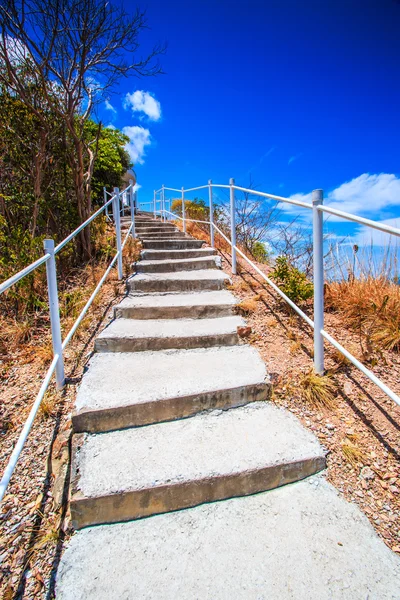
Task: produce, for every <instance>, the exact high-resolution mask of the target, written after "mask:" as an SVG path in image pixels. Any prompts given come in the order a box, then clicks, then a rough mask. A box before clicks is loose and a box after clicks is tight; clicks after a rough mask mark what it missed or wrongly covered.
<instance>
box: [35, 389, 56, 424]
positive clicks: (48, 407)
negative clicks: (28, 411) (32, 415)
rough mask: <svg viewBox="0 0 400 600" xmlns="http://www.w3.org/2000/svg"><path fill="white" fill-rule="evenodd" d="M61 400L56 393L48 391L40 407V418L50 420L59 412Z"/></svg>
mask: <svg viewBox="0 0 400 600" xmlns="http://www.w3.org/2000/svg"><path fill="white" fill-rule="evenodd" d="M59 399H60V396H59V394H57V393H56V392H51V391H47V392H46V394H45V395H44V398H43V400H42V402H41V404H40V407H39V417H40V418H41V419H48V418H49V417H52V416H53V415H55V414H56V412H57V402H58V400H59Z"/></svg>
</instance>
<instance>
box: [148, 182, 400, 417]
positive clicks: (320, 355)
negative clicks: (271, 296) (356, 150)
mask: <svg viewBox="0 0 400 600" xmlns="http://www.w3.org/2000/svg"><path fill="white" fill-rule="evenodd" d="M206 187H208V188H209V214H210V220H209V221H201V220H198V219H190V218H188V217H186V215H185V210H184V207H185V197H184V194H185V192H189V191H193V190H197V189H204V188H206ZM213 187H217V188H221V187H222V188H229V189H230V221H231V222H230V229H231V238H230V239H229V237H228V236H227V235H225V233H223V232H222V231H221V229H219V227H217V225H216V224H215V223H214V218H213V195H212V188H213ZM167 189H168V190H172V191H180V192H181V194H182V217H181V216H179V215H177V214H175V213H173V212H171V211H168V210H166V209H165V197H164V190H167ZM235 190H237V191H241V192H245V193H249V194H252V195H256V196H261V197H264V198H269V199H272V200H277V201H278V202H286V203H288V204H295V205H297V206H300V207H302V208H307V209H311V210H312V211H313V265H314V269H313V280H314V321H312V319H310V317H308V316H307V315H306V314H305V313H304V312H303V311H302V310H301V309H300V308H299V307H298V306H297V305H296V304H295V303H294V302H293V301H292V300H290V298H288V296H286V294H285V293H284V292H282V290H281V289H280V288H279V287H278V286H277V285H276V284H275V283H274V282H273V281H271V279H270V278H269V277H267V275H265V273H263V272H262V271H261V269H259V268H258V267H257V265H255V264H254V262H253V261H251V260H250V259H249V258H248V257H247V256H246V255H245V254H244V252H243V251H242V250H241V249H240V248H238V246H237V245H236V223H235V195H234V191H235ZM160 191H161V194H162V195H161V207H160V210H157V208H156V194H157V193H158V192H160ZM158 192H154V214H161V216H164V219H165V216H166V214H169V215H170V216H171V217H173V218H175V219H179V220H181V221H182V222H183V229H184V231H186V221H190V222H193V223H203V224H206V225H208V226H209V227H210V238H211V245H214V230H215V231H217V232H218V233H219V234H220V235H221V236H222V237H223V238H224V239H225V240H226V241H227V242H228V244H229V245H230V246H231V253H232V273H233V274H236V253H238V254H239V255H240V256H241V257H242V258H243V259H244V260H245V261H247V262H248V263H249V264H250V265H251V267H252V268H253V269H254V270H255V271H256V272H257V273H258V274H259V275H261V277H262V278H263V279H264V280H265V281H266V282H267V283H268V284H269V285H270V286H271V287H272V288H273V289H274V290H275V291H276V292H277V293H278V294H279V295H280V296H281V298H283V299H284V300H285V301H286V302H287V303H288V304H289V306H291V308H292V309H293V310H294V311H295V312H296V313H297V314H298V315H300V317H301V318H302V319H304V321H306V323H307V324H308V325H309V326H310V327H312V328H313V330H314V368H315V371H316V372H317V373H319V374H323V373H324V346H323V340H324V339H325V340H327V341H328V342H329V343H330V344H331V345H332V346H334V347H335V348H336V349H337V350H339V352H341V353H342V354H343V355H344V356H345V357H346V358H347V359H348V360H349V361H350V362H351V363H352V364H353V365H354V366H355V367H357V368H358V369H359V370H360V371H361V372H362V373H363V374H364V375H366V377H368V378H369V379H370V381H372V382H373V383H374V384H375V385H377V386H378V387H379V389H381V390H382V391H383V392H384V393H385V394H386V395H387V396H388V397H389V398H390V399H391V400H393V401H394V402H395V403H396V404H398V405H399V406H400V397H399V396H398V395H397V394H396V393H395V392H394V391H393V390H391V389H390V388H389V387H388V386H387V385H386V384H385V383H383V381H381V380H380V379H379V378H378V377H377V376H376V375H375V374H374V373H373V372H372V371H371V370H370V369H368V368H367V367H366V366H365V365H363V364H362V363H361V362H360V361H359V360H358V359H357V358H355V357H354V356H353V355H352V354H351V353H350V352H349V351H348V350H346V348H344V347H343V346H342V345H341V344H340V343H339V342H338V341H337V340H335V339H334V338H333V337H332V336H331V335H330V334H329V333H327V332H326V331H325V330H324V266H323V213H324V212H327V213H330V214H334V215H336V216H339V217H342V218H344V219H348V220H350V221H353V222H356V223H360V224H362V225H366V226H369V227H373V228H374V229H378V230H380V231H383V232H385V233H389V234H392V235H396V236H400V229H399V228H397V227H392V226H390V225H385V224H384V223H379V222H377V221H372V220H370V219H365V218H363V217H359V216H358V215H353V214H351V213H346V212H344V211H341V210H338V209H333V208H330V207H328V206H324V205H323V192H322V190H314V191H313V193H312V204H308V203H306V202H301V201H299V200H293V199H292V198H285V197H283V196H276V195H274V194H267V193H265V192H259V191H256V190H251V189H248V188H243V187H241V186H237V185H235V183H234V180H233V179H231V180H230V183H229V185H220V184H214V183H212V181H211V180H209V182H208V186H199V187H198V188H189V189H186V190H185V189H184V188H181V190H177V189H176V188H166V187H165V186H162V188H161V190H158Z"/></svg>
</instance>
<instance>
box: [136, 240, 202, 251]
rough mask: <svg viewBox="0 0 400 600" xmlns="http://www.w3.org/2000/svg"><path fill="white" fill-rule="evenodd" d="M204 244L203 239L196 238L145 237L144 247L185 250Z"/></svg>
mask: <svg viewBox="0 0 400 600" xmlns="http://www.w3.org/2000/svg"><path fill="white" fill-rule="evenodd" d="M203 244H205V242H204V241H203V240H194V239H192V238H185V239H176V240H171V239H168V238H161V237H160V238H159V239H157V240H146V239H145V238H144V239H143V248H149V249H154V250H163V249H164V250H169V249H170V250H183V249H185V248H201V247H202V246H203Z"/></svg>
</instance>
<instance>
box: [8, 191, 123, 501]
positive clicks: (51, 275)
mask: <svg viewBox="0 0 400 600" xmlns="http://www.w3.org/2000/svg"><path fill="white" fill-rule="evenodd" d="M105 191H106V190H105ZM124 191H128V192H129V198H130V207H131V224H130V226H129V229H128V231H127V234H126V236H125V239H124V241H123V242H122V240H121V226H120V197H121V193H120V192H119V190H118V188H114V192H113V194H112V197H111V198H110V200H108V201H106V202H105V203H104V204H103V206H102V207H101V208H100V209H99V210H97V211H96V212H95V213H94V214H93V215H91V216H90V217H89V218H88V219H87V220H86V221H85V222H84V223H82V225H80V226H79V227H77V228H76V229H75V230H74V231H73V232H72V233H71V234H70V235H68V236H67V237H66V238H65V239H64V240H63V241H62V242H60V243H59V244H58V245H57V246H56V247H55V246H54V240H52V239H48V240H44V247H45V251H46V252H45V254H44V255H43V256H42V257H41V258H39V259H38V260H36V261H35V262H33V263H32V264H30V265H28V266H27V267H26V268H25V269H22V270H21V271H19V273H16V274H15V275H13V276H12V277H10V278H9V279H7V280H6V281H4V282H3V283H2V284H1V285H0V294H1V293H2V292H5V291H6V290H7V289H9V288H10V287H11V286H12V285H14V284H15V283H17V282H18V281H20V280H21V279H22V278H23V277H25V276H26V275H28V274H29V273H31V272H33V271H34V270H35V269H37V268H38V267H40V266H41V265H42V264H44V263H46V274H47V291H48V298H49V312H50V325H51V337H52V344H53V360H52V362H51V365H50V366H49V368H48V370H47V372H46V375H45V377H44V379H43V382H42V385H41V386H40V390H39V392H38V394H37V396H36V398H35V401H34V403H33V406H32V408H31V410H30V412H29V415H28V418H27V420H26V421H25V424H24V426H23V428H22V431H21V433H20V435H19V437H18V440H17V442H16V445H15V447H14V449H13V451H12V453H11V456H10V458H9V460H8V462H7V465H6V468H5V470H4V473H3V475H2V478H1V481H0V502H1V501H2V500H3V498H4V494H5V492H6V489H7V486H8V484H9V482H10V479H11V477H12V474H13V472H14V469H15V467H16V465H17V462H18V459H19V457H20V454H21V452H22V450H23V447H24V445H25V442H26V439H27V437H28V435H29V432H30V430H31V428H32V425H33V422H34V419H35V416H36V414H37V411H38V410H39V407H40V404H41V402H42V400H43V397H44V395H45V393H46V391H47V388H48V386H49V384H50V381H51V378H52V376H53V373H54V372H56V383H57V388H58V389H60V388H62V387H63V386H64V384H65V376H64V360H63V351H64V350H65V348H66V346H67V345H68V343H69V342H70V341H71V339H72V337H73V335H74V333H75V332H76V330H77V329H78V327H79V325H80V323H81V322H82V319H83V318H84V316H85V314H86V313H87V311H88V309H89V308H90V306H91V304H92V303H93V300H94V299H95V297H96V295H97V294H98V292H99V290H100V288H101V286H102V285H103V283H104V281H105V279H106V278H107V276H108V274H109V273H110V271H111V269H112V267H113V266H114V264H115V263H116V262H117V265H118V277H119V279H122V275H123V273H122V252H123V249H124V247H125V244H126V243H127V241H128V239H129V236H131V235H132V236H134V234H135V210H134V199H133V195H134V192H133V182H131V183H130V185H129V186H128V188H126V190H124ZM107 194H110V192H107ZM111 203H112V205H113V215H114V223H115V230H116V238H117V252H116V254H115V255H114V257H113V259H112V260H111V262H110V264H109V265H108V267H107V269H106V271H105V272H104V274H103V276H102V277H101V279H100V281H99V283H98V284H97V286H96V288H95V289H94V291H93V292H92V294H91V296H90V298H89V300H88V301H87V302H86V304H85V306H84V307H83V309H82V311H81V313H80V314H79V316H78V318H77V319H76V321H75V323H74V324H73V326H72V327H71V329H70V331H69V332H68V334H67V335H66V337H65V339H64V341H63V342H62V338H61V324H60V313H59V303H58V289H57V271H56V261H55V256H56V253H57V252H59V251H60V250H62V248H64V246H65V245H66V244H68V242H70V241H71V240H72V239H73V238H74V237H75V236H76V235H77V234H78V233H79V232H80V231H82V229H84V227H86V226H87V225H89V223H91V222H92V221H93V220H94V219H95V218H96V217H98V216H99V215H100V214H101V213H102V212H103V211H104V212H105V211H107V208H108V206H109V205H110V204H111Z"/></svg>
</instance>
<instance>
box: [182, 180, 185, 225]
mask: <svg viewBox="0 0 400 600" xmlns="http://www.w3.org/2000/svg"><path fill="white" fill-rule="evenodd" d="M182 219H183V220H182V224H183V232H184V233H186V208H185V188H184V187H183V186H182Z"/></svg>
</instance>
